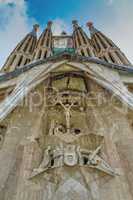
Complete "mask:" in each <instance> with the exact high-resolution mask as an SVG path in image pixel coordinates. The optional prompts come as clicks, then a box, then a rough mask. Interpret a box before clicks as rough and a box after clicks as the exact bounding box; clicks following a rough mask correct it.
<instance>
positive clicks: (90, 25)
mask: <svg viewBox="0 0 133 200" xmlns="http://www.w3.org/2000/svg"><path fill="white" fill-rule="evenodd" d="M86 26H87V27H89V30H90V33H91V35H94V34H95V33H97V32H98V30H97V29H96V28H95V27H94V26H93V22H91V21H90V22H87V24H86Z"/></svg>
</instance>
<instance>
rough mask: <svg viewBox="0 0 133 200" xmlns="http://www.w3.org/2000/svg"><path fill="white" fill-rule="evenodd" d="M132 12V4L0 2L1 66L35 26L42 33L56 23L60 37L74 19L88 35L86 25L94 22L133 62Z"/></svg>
mask: <svg viewBox="0 0 133 200" xmlns="http://www.w3.org/2000/svg"><path fill="white" fill-rule="evenodd" d="M132 11H133V0H26V1H25V0H0V66H1V65H2V64H3V63H4V62H5V59H6V57H7V56H8V54H9V53H10V52H11V50H12V49H13V48H14V47H15V45H16V44H17V43H18V42H19V41H20V39H22V38H23V37H24V35H25V34H26V33H27V32H29V31H31V29H32V25H33V24H34V23H39V24H40V32H41V31H42V30H43V29H44V27H45V26H46V23H47V21H48V20H53V22H54V25H53V32H54V33H55V34H59V33H60V32H61V31H62V30H63V29H65V30H66V31H67V32H71V31H72V26H71V21H72V20H73V19H77V20H78V21H79V24H80V25H81V26H82V27H83V28H84V29H85V31H86V32H87V33H88V34H89V32H88V30H87V28H86V26H85V24H86V22H87V21H93V22H94V24H95V26H96V28H98V29H100V30H101V31H103V32H104V33H105V34H106V35H107V36H109V37H110V38H112V40H113V41H114V42H116V43H117V44H118V46H119V47H120V48H121V49H122V50H123V51H124V52H125V53H126V55H127V56H128V57H129V59H130V60H131V61H133V58H132V54H133V53H132V52H133V12H132ZM39 34H40V33H39Z"/></svg>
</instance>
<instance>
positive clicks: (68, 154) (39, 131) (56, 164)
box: [0, 20, 133, 200]
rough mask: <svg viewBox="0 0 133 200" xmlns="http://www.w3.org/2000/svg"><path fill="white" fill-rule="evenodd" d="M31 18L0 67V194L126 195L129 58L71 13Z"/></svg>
mask: <svg viewBox="0 0 133 200" xmlns="http://www.w3.org/2000/svg"><path fill="white" fill-rule="evenodd" d="M72 24H73V33H72V34H71V35H68V34H67V33H66V32H62V34H61V35H56V36H55V35H53V34H52V22H51V21H50V22H48V24H47V27H46V29H45V30H44V31H43V33H42V34H41V35H40V37H39V38H37V31H38V28H39V26H38V25H34V27H33V30H32V32H30V33H28V34H27V35H26V36H25V37H24V39H22V41H20V43H19V44H18V45H17V46H16V48H15V49H14V50H13V51H12V53H11V54H10V55H9V57H8V58H7V61H6V63H5V64H4V66H3V68H2V70H1V73H0V200H82V199H83V200H106V199H108V200H132V199H133V112H132V110H133V94H132V91H133V66H132V64H131V63H130V61H129V60H128V59H127V58H126V56H125V55H124V53H123V52H122V51H121V50H120V49H119V47H117V45H116V44H114V42H113V41H112V40H111V39H109V38H108V37H107V36H105V35H104V34H103V33H102V32H100V31H99V30H97V29H96V28H95V27H94V25H93V23H92V22H88V23H87V27H88V29H89V31H90V36H91V37H89V36H88V34H86V33H85V32H84V30H83V29H82V28H81V27H80V26H79V24H78V22H77V21H76V20H74V21H73V22H72Z"/></svg>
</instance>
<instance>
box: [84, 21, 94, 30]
mask: <svg viewBox="0 0 133 200" xmlns="http://www.w3.org/2000/svg"><path fill="white" fill-rule="evenodd" d="M86 26H87V27H89V29H91V28H92V27H93V22H91V21H89V22H87V24H86Z"/></svg>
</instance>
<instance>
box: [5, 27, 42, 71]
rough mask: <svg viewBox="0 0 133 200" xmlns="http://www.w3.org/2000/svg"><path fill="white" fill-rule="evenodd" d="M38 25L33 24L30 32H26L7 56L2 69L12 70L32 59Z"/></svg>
mask: <svg viewBox="0 0 133 200" xmlns="http://www.w3.org/2000/svg"><path fill="white" fill-rule="evenodd" d="M38 28H39V25H37V24H35V25H34V26H33V30H32V32H30V33H28V34H27V35H26V36H25V38H24V39H23V40H22V41H21V42H20V43H19V44H18V45H17V46H16V48H15V49H14V50H13V51H12V53H11V54H10V55H9V57H8V58H7V60H6V62H5V64H4V66H3V69H2V71H6V72H7V71H13V70H14V69H16V68H18V67H22V66H24V65H26V64H27V63H29V62H30V61H32V60H33V52H34V49H35V47H36V43H37V31H38Z"/></svg>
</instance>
